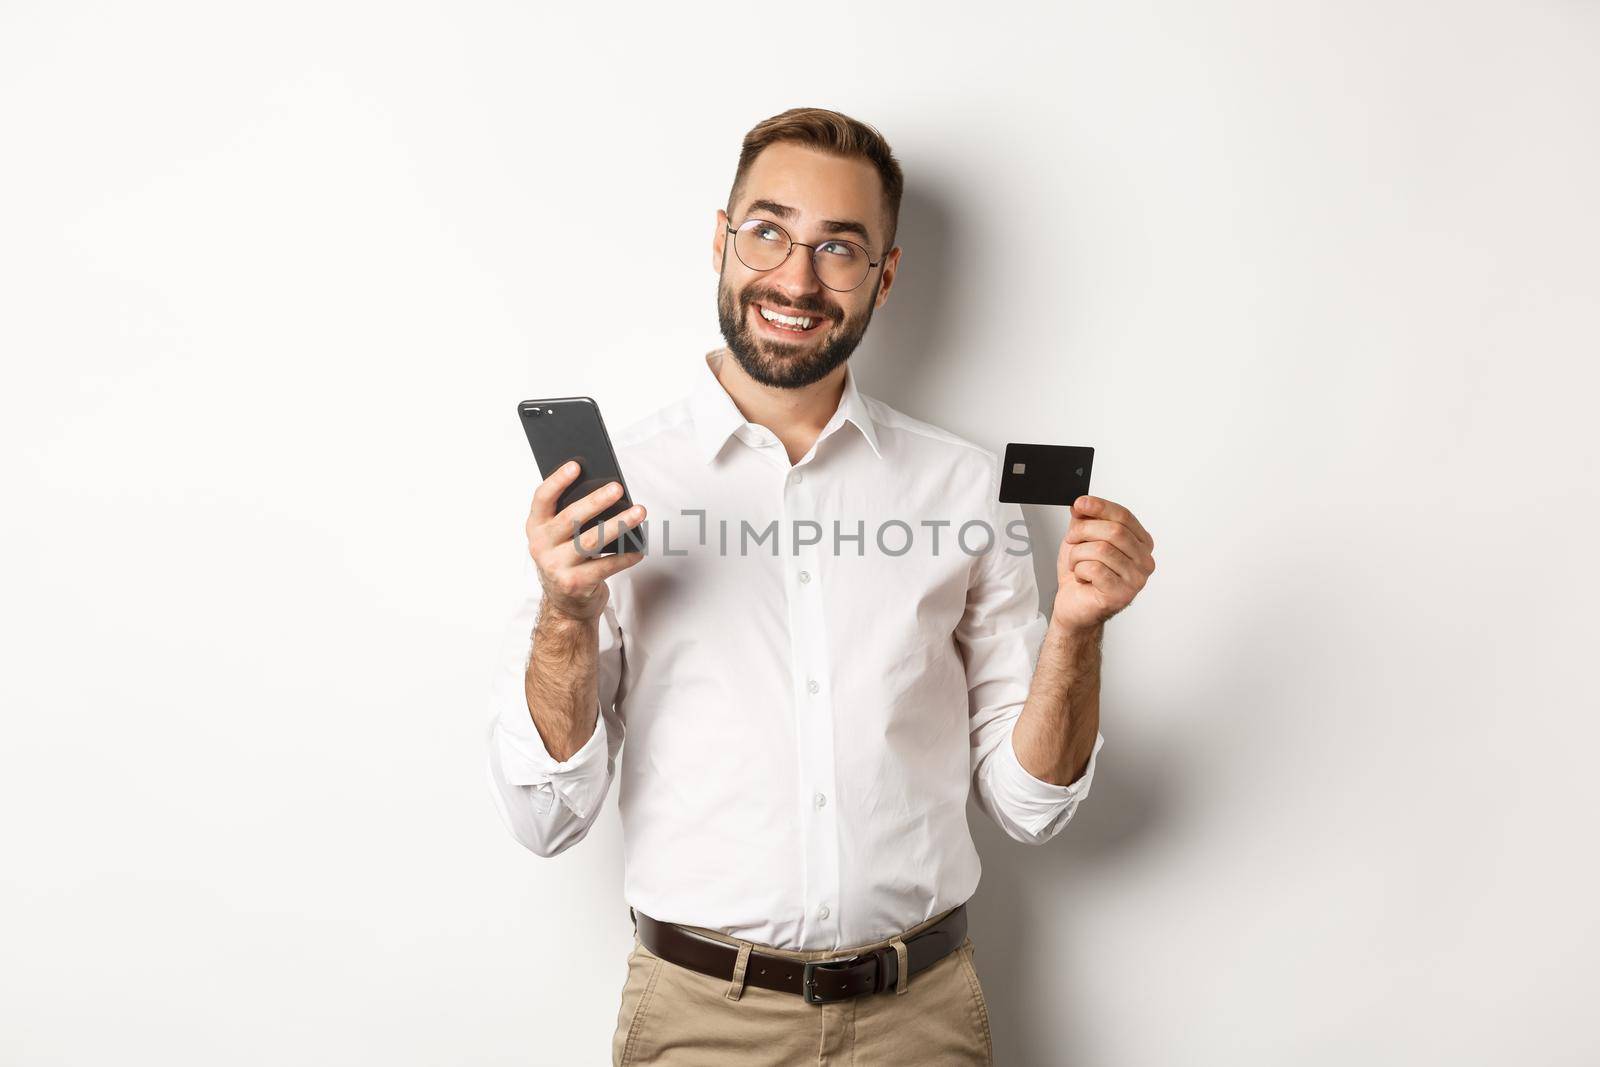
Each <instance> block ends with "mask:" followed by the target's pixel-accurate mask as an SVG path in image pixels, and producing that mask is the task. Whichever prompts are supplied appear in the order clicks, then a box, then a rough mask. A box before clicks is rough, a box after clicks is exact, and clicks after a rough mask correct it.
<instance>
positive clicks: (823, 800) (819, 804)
mask: <svg viewBox="0 0 1600 1067" xmlns="http://www.w3.org/2000/svg"><path fill="white" fill-rule="evenodd" d="M812 799H813V800H815V801H816V802H817V807H819V808H820V807H822V805H824V804H826V803H827V802H828V798H827V797H825V796H823V795H822V794H821V793H818V794H817V795H816V796H815V797H812Z"/></svg>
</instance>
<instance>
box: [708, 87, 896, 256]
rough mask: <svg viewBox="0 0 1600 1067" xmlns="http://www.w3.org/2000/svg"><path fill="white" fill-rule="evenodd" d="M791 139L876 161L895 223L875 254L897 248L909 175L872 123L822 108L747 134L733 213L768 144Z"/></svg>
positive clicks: (775, 119) (731, 196)
mask: <svg viewBox="0 0 1600 1067" xmlns="http://www.w3.org/2000/svg"><path fill="white" fill-rule="evenodd" d="M780 141H787V142H790V143H793V144H799V145H804V146H805V147H807V148H814V149H816V150H818V151H820V152H827V153H829V154H831V155H835V156H839V157H840V158H842V159H860V160H865V161H866V162H868V163H871V164H872V166H873V167H874V168H876V170H877V171H878V178H879V179H880V181H881V182H882V183H883V208H884V218H886V219H887V220H888V222H889V238H888V243H887V244H885V245H884V246H883V248H881V249H873V250H872V251H873V252H874V253H875V254H885V253H887V252H888V251H889V249H891V248H893V247H894V237H895V231H896V230H898V229H899V228H900V194H901V193H902V192H903V191H904V190H905V177H904V176H903V175H902V174H901V173H900V163H899V161H898V160H896V159H895V158H894V153H893V152H892V151H890V149H889V142H888V141H886V140H884V139H883V134H881V133H879V132H878V131H877V130H876V129H874V128H873V127H871V126H868V125H867V124H866V123H864V122H861V121H859V120H857V119H853V118H851V117H850V116H849V115H841V114H840V113H839V112H837V111H829V110H827V109H826V108H820V107H792V108H790V109H789V110H788V111H785V112H783V113H782V114H778V115H774V116H772V117H771V118H770V119H765V120H763V121H761V122H759V123H757V124H756V125H755V127H754V128H753V129H752V130H751V131H750V132H749V133H747V134H745V135H744V145H743V146H742V147H741V148H740V150H739V169H738V170H736V171H734V173H733V189H732V190H730V191H729V193H728V209H727V210H728V214H729V215H732V214H733V208H734V205H735V204H737V203H738V202H739V196H740V194H741V193H742V192H743V191H744V190H743V186H744V180H745V176H746V175H747V174H748V173H749V170H750V166H751V164H753V163H754V162H755V161H756V157H757V156H759V155H760V154H761V153H762V151H763V150H764V149H766V148H767V146H768V145H773V144H777V143H778V142H780Z"/></svg>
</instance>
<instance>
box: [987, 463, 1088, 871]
mask: <svg viewBox="0 0 1600 1067" xmlns="http://www.w3.org/2000/svg"><path fill="white" fill-rule="evenodd" d="M996 467H997V468H998V459H997V460H996ZM991 488H992V490H993V491H992V492H991V493H990V500H994V497H995V496H996V495H997V493H998V485H995V486H992V487H991ZM987 521H989V522H991V523H992V524H993V525H994V529H995V542H994V547H993V548H992V550H991V551H989V552H985V553H982V554H981V555H978V556H975V557H974V559H973V578H972V582H971V584H970V586H969V588H968V591H967V604H966V610H965V612H964V614H963V615H962V618H961V622H960V624H959V625H958V626H957V628H956V633H955V637H956V642H957V644H958V645H959V646H960V648H961V652H962V658H963V660H964V661H965V663H966V672H967V696H968V705H967V708H968V716H969V726H970V737H971V747H972V778H973V789H974V792H975V800H976V802H977V805H978V807H979V809H980V810H981V811H983V813H984V814H985V815H987V816H989V818H991V819H993V820H994V821H995V823H996V824H997V825H998V826H999V827H1000V828H1001V829H1002V830H1004V831H1005V832H1006V833H1007V835H1009V836H1010V837H1012V838H1014V839H1015V840H1017V841H1021V842H1024V843H1026V844H1033V845H1038V844H1043V843H1044V842H1046V841H1048V840H1050V839H1051V838H1052V837H1054V836H1055V835H1056V834H1058V833H1060V832H1061V831H1062V830H1063V829H1065V827H1066V825H1067V823H1069V822H1071V821H1072V816H1073V815H1074V814H1075V813H1076V811H1077V809H1078V805H1079V804H1080V803H1081V802H1082V801H1083V798H1084V797H1086V796H1088V795H1089V786H1090V783H1091V781H1092V780H1093V778H1094V768H1095V760H1096V759H1097V758H1098V756H1099V753H1100V747H1101V745H1103V744H1104V743H1105V738H1104V737H1103V736H1100V735H1098V734H1097V735H1096V736H1095V743H1094V752H1093V754H1092V755H1091V756H1090V757H1089V765H1088V767H1087V769H1086V770H1085V771H1084V773H1083V775H1082V776H1081V777H1079V778H1078V780H1077V781H1075V782H1070V783H1068V784H1066V785H1057V784H1055V783H1052V782H1046V781H1044V780H1043V779H1041V778H1037V777H1035V776H1034V775H1032V774H1030V773H1029V772H1028V770H1027V769H1026V768H1025V767H1023V766H1022V763H1021V761H1019V760H1018V759H1017V751H1016V748H1015V746H1014V745H1013V744H1012V733H1013V731H1014V730H1015V729H1016V725H1017V720H1018V719H1019V718H1021V717H1022V708H1023V704H1024V703H1025V702H1026V701H1027V699H1028V687H1029V686H1030V685H1031V684H1032V681H1033V671H1034V667H1035V666H1036V665H1037V664H1038V661H1039V648H1040V646H1041V644H1042V643H1043V641H1044V635H1045V630H1046V628H1047V626H1048V622H1049V621H1048V619H1047V618H1046V617H1045V615H1044V613H1043V612H1041V611H1040V610H1039V584H1038V581H1037V580H1036V579H1035V578H1034V575H1033V561H1032V557H1031V555H1030V554H1028V553H1022V554H1020V555H1014V554H1012V553H1013V552H1017V551H1018V550H1020V548H1021V543H1020V541H1019V540H1018V539H1017V538H1015V537H1013V536H1011V535H1010V534H1009V533H1008V531H1010V530H1013V529H1015V530H1021V529H1022V527H1012V526H1010V524H1011V523H1012V522H1014V521H1015V522H1020V521H1022V508H1021V507H1020V506H1019V505H1017V504H1004V503H1000V502H998V501H996V502H995V503H993V505H992V506H991V510H990V513H989V515H988V516H987ZM1008 548H1009V549H1010V550H1011V551H1010V552H1008V551H1007V549H1008Z"/></svg>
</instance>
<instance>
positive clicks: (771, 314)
mask: <svg viewBox="0 0 1600 1067" xmlns="http://www.w3.org/2000/svg"><path fill="white" fill-rule="evenodd" d="M761 317H762V318H764V319H766V320H767V321H768V322H776V323H780V324H782V325H784V326H792V327H799V328H800V329H802V330H809V329H811V319H809V318H807V317H805V316H804V315H780V314H778V313H777V312H776V311H773V310H772V309H771V308H767V307H763V308H762V309H761Z"/></svg>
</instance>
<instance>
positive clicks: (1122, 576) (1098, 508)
mask: <svg viewBox="0 0 1600 1067" xmlns="http://www.w3.org/2000/svg"><path fill="white" fill-rule="evenodd" d="M1155 547H1156V543H1155V539H1154V538H1152V537H1151V536H1150V534H1149V532H1148V531H1146V530H1145V528H1144V526H1143V525H1142V524H1141V523H1140V522H1139V520H1138V519H1136V518H1134V515H1133V512H1131V511H1129V510H1128V509H1127V508H1125V507H1123V506H1122V505H1121V504H1117V503H1114V502H1113V501H1110V500H1107V499H1106V498H1105V497H1099V496H1080V497H1079V498H1078V499H1077V500H1075V501H1073V502H1072V521H1071V522H1070V523H1069V524H1068V525H1067V535H1066V537H1064V538H1062V540H1061V551H1060V552H1059V553H1058V554H1057V556H1056V580H1057V582H1058V583H1059V585H1058V587H1057V589H1056V602H1055V608H1054V610H1053V611H1052V613H1051V622H1053V623H1055V624H1056V625H1059V626H1063V627H1066V628H1067V629H1069V630H1089V629H1093V628H1094V627H1096V626H1099V625H1100V624H1101V623H1103V622H1105V621H1106V620H1107V619H1109V618H1111V616H1113V615H1115V614H1116V613H1117V612H1119V611H1121V610H1122V609H1123V608H1125V607H1127V606H1128V605H1129V604H1131V603H1133V598H1134V597H1136V596H1138V595H1139V590H1141V589H1143V588H1144V583H1145V582H1147V581H1149V580H1150V575H1151V574H1153V573H1154V572H1155V569H1156V559H1155V556H1154V554H1153V553H1154V551H1155Z"/></svg>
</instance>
